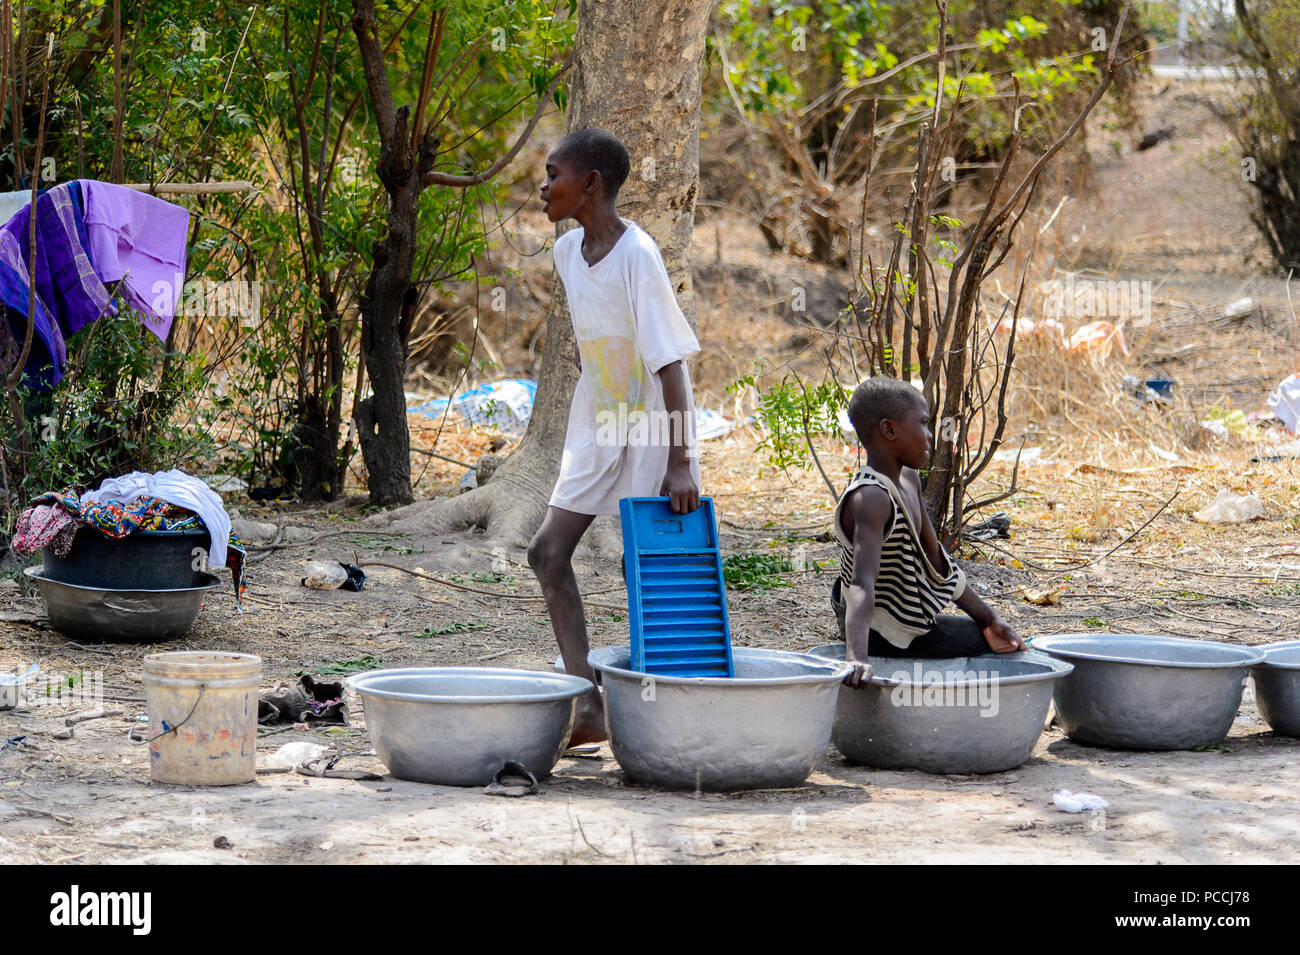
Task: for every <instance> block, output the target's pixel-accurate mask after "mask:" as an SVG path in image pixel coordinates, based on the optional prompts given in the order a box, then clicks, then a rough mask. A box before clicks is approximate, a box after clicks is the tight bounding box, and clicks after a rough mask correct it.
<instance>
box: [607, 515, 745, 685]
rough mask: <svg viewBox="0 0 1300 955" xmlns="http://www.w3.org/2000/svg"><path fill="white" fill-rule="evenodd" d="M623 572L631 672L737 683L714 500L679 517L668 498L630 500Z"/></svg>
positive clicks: (624, 533)
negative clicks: (726, 679) (720, 678)
mask: <svg viewBox="0 0 1300 955" xmlns="http://www.w3.org/2000/svg"><path fill="white" fill-rule="evenodd" d="M618 512H619V516H620V517H621V518H622V522H623V569H624V572H625V574H626V577H627V613H628V622H629V623H630V625H631V630H632V669H633V670H636V671H638V672H640V673H655V674H659V675H660V676H723V677H730V676H735V671H734V670H733V668H732V662H731V630H730V627H729V625H728V623H727V590H726V585H725V583H724V582H723V579H722V554H721V552H720V551H719V550H718V525H717V523H716V522H715V521H714V519H713V500H712V499H711V498H707V497H702V498H700V506H699V507H698V508H696V509H695V510H694V511H692V512H691V513H689V514H674V513H673V511H672V508H671V507H670V506H669V503H668V498H666V497H625V498H623V499H622V500H621V501H619V502H618Z"/></svg>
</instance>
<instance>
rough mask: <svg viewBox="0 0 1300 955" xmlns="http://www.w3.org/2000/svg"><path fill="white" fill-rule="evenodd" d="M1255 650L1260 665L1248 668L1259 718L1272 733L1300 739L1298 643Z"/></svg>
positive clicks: (1271, 645)
mask: <svg viewBox="0 0 1300 955" xmlns="http://www.w3.org/2000/svg"><path fill="white" fill-rule="evenodd" d="M1259 649H1260V650H1263V651H1264V662H1263V663H1260V664H1258V665H1256V666H1253V667H1251V668H1250V675H1251V676H1252V677H1254V678H1255V702H1256V703H1257V704H1258V705H1259V715H1260V716H1262V717H1264V721H1265V722H1266V723H1268V725H1269V727H1270V728H1271V729H1272V730H1273V732H1274V733H1277V734H1278V735H1280V736H1300V640H1290V641H1287V642H1286V643H1273V644H1269V645H1268V646H1266V647H1259Z"/></svg>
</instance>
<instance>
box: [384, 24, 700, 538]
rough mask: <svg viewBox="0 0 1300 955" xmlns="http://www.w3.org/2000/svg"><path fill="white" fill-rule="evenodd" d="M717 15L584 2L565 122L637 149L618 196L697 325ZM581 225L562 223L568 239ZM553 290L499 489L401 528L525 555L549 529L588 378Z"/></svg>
mask: <svg viewBox="0 0 1300 955" xmlns="http://www.w3.org/2000/svg"><path fill="white" fill-rule="evenodd" d="M711 7H712V3H711V2H710V0H689V2H682V0H642V2H637V3H610V2H602V0H580V2H579V3H578V33H577V39H576V41H575V55H574V65H575V73H574V78H573V83H572V86H571V88H570V99H569V109H568V115H567V123H566V128H567V130H568V131H570V132H571V131H573V130H578V129H587V128H590V127H593V126H601V127H604V128H606V129H609V130H610V131H611V132H613V133H614V134H615V135H616V136H618V138H619V139H620V140H622V142H623V144H624V145H625V146H627V150H628V153H629V154H630V156H631V159H632V171H631V175H629V177H628V180H627V182H626V183H625V184H624V185H623V188H622V190H621V191H620V193H619V200H618V210H619V214H620V215H621V216H623V218H625V219H631V220H632V221H634V222H636V223H637V224H638V225H640V226H641V227H642V228H643V229H645V230H646V231H647V232H648V233H649V234H650V235H651V236H653V237H654V240H655V242H656V243H658V245H659V250H660V252H661V253H662V254H663V259H664V265H665V266H666V268H667V270H668V277H669V279H670V280H671V281H672V284H673V289H674V291H676V293H677V300H678V303H679V304H680V305H681V308H682V311H683V312H685V313H686V317H687V320H688V321H689V322H690V323H691V325H692V327H694V325H695V307H694V296H693V289H692V285H691V271H690V243H691V230H692V228H693V226H694V223H695V197H696V190H697V188H698V184H699V122H700V66H701V62H702V58H703V54H704V39H705V35H706V31H707V28H708V19H709V11H710V9H711ZM538 175H539V177H540V175H541V171H540V170H538ZM573 225H574V223H572V222H564V223H561V224H560V225H559V226H558V227H557V230H556V233H557V235H558V234H561V233H562V232H564V231H566V230H567V229H568V228H571V227H572V226H573ZM551 289H552V296H551V307H550V310H549V311H548V313H547V316H546V344H545V347H544V348H543V350H542V370H541V376H540V380H539V381H538V388H537V400H536V403H535V404H534V406H533V413H532V417H531V418H530V420H529V422H528V430H527V432H526V433H525V435H524V439H523V441H522V442H521V443H520V445H519V447H518V448H517V449H516V450H515V451H514V453H513V454H511V455H510V457H509V458H507V459H506V462H505V463H504V464H503V465H502V466H501V469H500V470H499V471H497V473H496V475H495V476H494V477H493V478H492V482H491V483H490V484H487V485H485V486H484V487H482V488H480V489H478V490H475V491H471V492H470V493H468V494H465V495H463V496H461V497H458V498H455V499H452V500H439V501H429V502H421V503H419V504H416V505H414V506H412V507H407V508H402V509H400V510H398V511H394V512H393V513H392V514H391V515H388V517H389V518H390V519H391V520H392V522H393V523H394V524H395V525H397V526H399V527H402V528H404V529H413V530H417V531H418V530H427V529H429V528H431V527H432V528H446V529H452V528H456V527H460V528H464V527H466V526H473V527H478V528H482V529H485V530H487V531H488V532H489V533H490V535H491V537H492V538H494V539H497V540H501V541H502V542H503V543H505V544H507V545H510V546H518V547H522V546H524V545H525V544H526V543H527V541H528V538H529V537H530V536H531V535H532V533H533V531H534V530H536V528H537V526H538V525H539V524H540V523H541V519H542V516H543V515H544V514H545V511H546V502H547V500H548V498H549V497H550V493H551V489H552V487H553V486H554V484H555V479H556V477H557V475H558V474H559V469H560V456H561V453H562V452H563V450H564V435H565V430H566V428H567V426H568V420H569V403H570V401H571V400H572V396H573V388H574V385H575V384H576V382H577V380H578V368H577V366H576V365H575V364H574V362H573V328H572V325H571V324H570V320H569V309H568V302H567V300H566V298H565V295H564V289H563V286H562V285H561V283H560V281H559V278H558V277H553V278H552V283H551ZM367 362H369V358H367ZM376 390H378V388H377V387H376ZM372 491H373V487H372Z"/></svg>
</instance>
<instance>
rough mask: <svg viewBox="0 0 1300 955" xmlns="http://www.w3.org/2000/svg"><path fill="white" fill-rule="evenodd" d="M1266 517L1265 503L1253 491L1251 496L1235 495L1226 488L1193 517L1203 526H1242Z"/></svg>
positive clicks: (1220, 490) (1221, 489)
mask: <svg viewBox="0 0 1300 955" xmlns="http://www.w3.org/2000/svg"><path fill="white" fill-rule="evenodd" d="M1263 516H1264V503H1263V502H1262V501H1261V500H1260V499H1259V495H1257V494H1255V493H1254V492H1253V491H1252V492H1251V493H1250V494H1234V493H1233V492H1232V491H1230V490H1228V489H1227V488H1226V487H1224V488H1220V489H1219V494H1218V496H1217V497H1216V498H1215V499H1214V500H1213V501H1211V502H1210V503H1209V504H1207V505H1206V506H1205V507H1203V508H1201V509H1200V510H1199V511H1197V512H1196V513H1195V514H1193V515H1192V520H1194V521H1200V522H1201V523H1202V524H1241V523H1243V522H1245V521H1253V520H1254V519H1255V518H1257V517H1263Z"/></svg>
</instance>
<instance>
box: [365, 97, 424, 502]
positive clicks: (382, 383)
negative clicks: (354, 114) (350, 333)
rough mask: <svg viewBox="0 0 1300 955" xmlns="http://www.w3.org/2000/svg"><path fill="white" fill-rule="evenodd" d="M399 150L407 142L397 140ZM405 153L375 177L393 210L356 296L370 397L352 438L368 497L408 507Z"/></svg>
mask: <svg viewBox="0 0 1300 955" xmlns="http://www.w3.org/2000/svg"><path fill="white" fill-rule="evenodd" d="M407 113H408V110H407V108H406V107H403V108H402V109H400V110H398V123H397V125H398V128H399V129H400V130H402V131H403V132H404V131H405V130H406V115H407ZM396 141H397V143H398V145H399V151H400V150H401V149H404V148H405V143H406V142H407V139H406V137H405V136H402V135H399V136H398V137H397V139H396ZM410 160H411V157H410V156H409V154H408V155H407V156H405V157H397V158H396V159H395V158H394V156H392V155H390V153H389V151H387V150H385V151H384V153H383V154H381V155H380V158H379V178H380V179H381V180H382V181H383V183H384V186H385V188H387V190H388V195H389V199H390V201H391V207H390V210H389V214H388V233H387V235H385V236H384V237H383V238H382V239H380V240H379V241H378V242H376V243H375V252H374V255H375V258H374V266H373V268H372V269H371V271H370V277H369V278H368V279H367V280H366V288H365V291H364V292H363V293H362V295H361V348H362V351H363V352H364V353H365V360H366V374H368V375H369V376H370V382H371V389H372V392H373V393H372V394H371V395H369V396H368V397H366V398H365V399H363V400H362V401H361V402H360V404H358V406H357V438H358V440H359V441H360V443H361V456H362V457H363V458H364V459H365V462H366V475H367V482H366V483H367V485H368V486H369V488H370V500H371V501H372V502H373V503H375V504H380V505H391V504H409V503H411V501H412V500H414V495H413V494H412V493H411V436H410V432H409V431H408V430H407V426H406V387H405V384H406V339H407V331H408V329H409V328H410V324H411V308H412V306H413V304H414V299H415V296H414V291H415V290H414V287H413V286H412V285H411V268H412V267H413V266H414V264H415V230H416V226H417V224H418V213H419V207H418V203H419V199H420V184H419V183H420V180H419V177H418V176H417V175H416V174H415V170H414V168H413V165H412V164H411V161H410Z"/></svg>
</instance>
